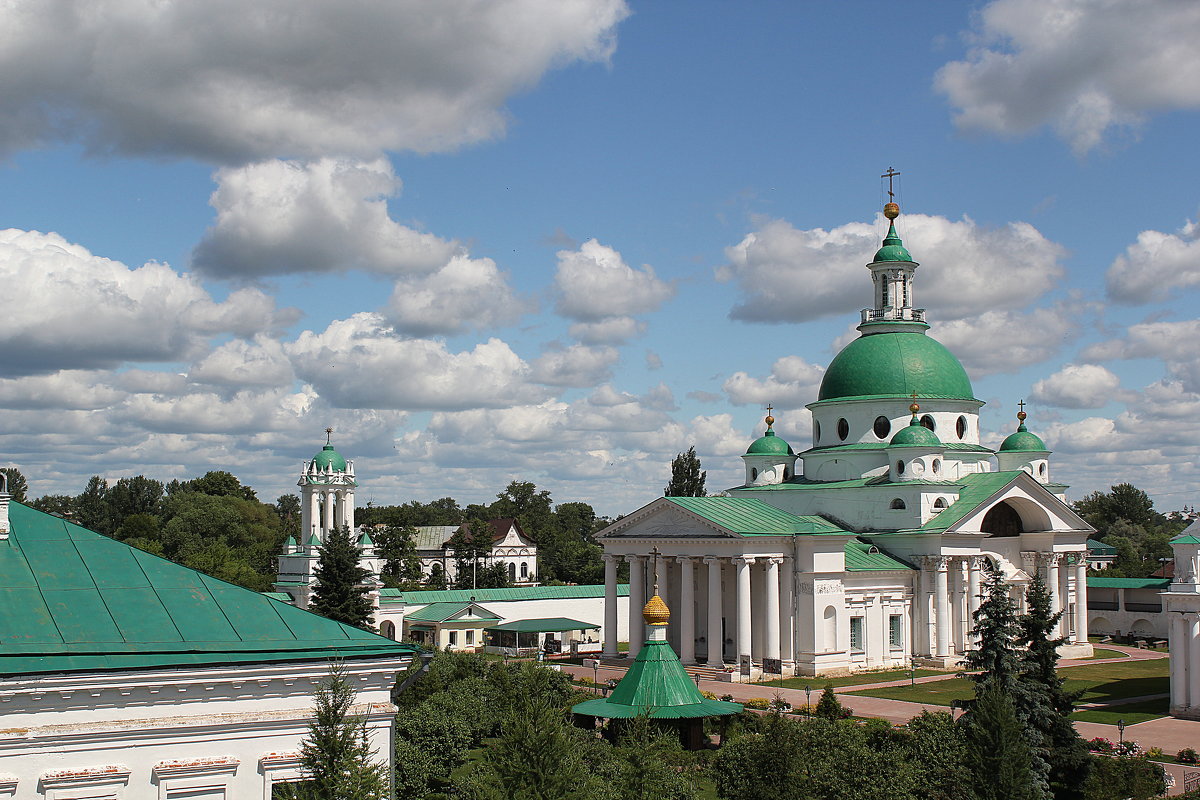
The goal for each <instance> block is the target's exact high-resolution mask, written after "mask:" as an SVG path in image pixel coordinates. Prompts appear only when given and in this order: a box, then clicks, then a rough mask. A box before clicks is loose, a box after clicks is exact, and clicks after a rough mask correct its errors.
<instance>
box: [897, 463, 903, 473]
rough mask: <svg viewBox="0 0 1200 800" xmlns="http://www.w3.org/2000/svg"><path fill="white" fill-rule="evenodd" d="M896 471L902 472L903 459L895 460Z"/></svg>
mask: <svg viewBox="0 0 1200 800" xmlns="http://www.w3.org/2000/svg"><path fill="white" fill-rule="evenodd" d="M896 472H900V473H903V472H904V462H903V461H897V462H896Z"/></svg>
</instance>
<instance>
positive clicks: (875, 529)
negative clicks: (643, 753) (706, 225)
mask: <svg viewBox="0 0 1200 800" xmlns="http://www.w3.org/2000/svg"><path fill="white" fill-rule="evenodd" d="M899 213H900V209H899V207H898V206H897V205H896V204H895V203H888V204H887V205H886V206H885V207H884V215H885V216H886V217H887V218H888V220H890V225H889V229H888V232H887V236H886V238H885V239H884V240H883V246H882V247H881V248H880V249H879V251H878V252H877V253H876V254H875V258H874V260H873V261H872V262H871V263H870V264H868V265H867V267H868V269H869V270H870V274H871V280H872V283H873V286H874V307H873V308H867V309H863V311H862V323H861V324H860V325H859V326H858V330H859V332H860V334H861V335H860V336H859V338H858V339H856V340H855V341H853V342H851V343H850V344H849V345H848V346H847V347H846V348H845V349H843V350H842V351H841V352H840V353H839V354H838V355H837V357H835V358H834V360H833V362H832V363H831V364H830V365H829V368H828V370H827V371H826V372H825V376H824V379H823V380H822V383H821V388H820V392H819V395H818V397H817V399H816V401H815V402H813V403H810V404H809V405H808V409H809V410H810V411H811V412H812V415H813V425H812V427H813V434H812V435H813V441H812V445H811V446H810V447H809V448H808V449H806V450H803V451H802V452H799V453H797V452H795V451H794V450H793V449H792V447H791V446H790V445H789V444H788V443H787V442H786V441H784V440H783V439H782V438H781V437H780V436H778V435H776V434H775V432H774V430H772V425H773V424H774V419H773V418H772V417H770V416H768V417H767V418H766V424H767V428H766V432H765V434H764V435H763V436H762V437H761V438H759V439H757V440H755V441H754V442H753V443H752V444H751V445H750V447H749V448H748V449H747V451H746V454H745V455H744V456H742V459H743V461H744V462H745V470H746V472H745V482H744V483H743V484H742V485H741V486H737V487H734V488H731V489H729V490H728V491H727V492H724V493H723V494H722V495H721V496H718V497H663V498H660V499H658V500H655V501H654V502H652V503H650V504H649V505H647V506H644V507H643V508H641V509H638V510H637V511H635V512H633V513H631V514H629V515H628V516H625V517H623V518H622V519H620V520H619V521H618V522H616V523H614V524H613V525H611V526H609V527H608V528H606V529H605V530H603V531H602V532H601V533H600V534H598V536H597V538H598V540H599V541H600V542H601V543H602V546H603V548H604V559H605V625H604V630H605V641H604V654H605V656H606V657H609V658H612V657H616V656H617V654H618V648H617V639H616V636H615V635H614V633H613V632H615V631H616V630H617V629H618V625H617V617H616V614H617V603H616V598H617V591H618V590H617V571H618V565H619V564H620V563H621V562H622V561H624V562H626V563H627V564H628V565H629V576H630V577H629V582H630V598H629V600H630V601H629V642H630V651H629V657H630V658H632V657H633V656H634V655H636V653H637V650H638V648H639V646H640V642H641V641H642V639H643V638H644V637H643V635H642V634H643V628H642V618H641V608H642V605H643V604H644V603H645V601H646V599H647V598H648V597H649V596H650V594H651V586H652V584H653V583H654V582H655V577H654V575H655V573H657V582H658V583H659V593H660V594H661V595H662V597H663V599H664V600H666V602H667V604H668V605H669V606H670V607H671V608H672V609H675V610H677V613H675V614H673V615H672V618H671V622H670V626H669V630H668V639H669V641H670V642H671V644H672V645H673V646H674V648H675V650H676V651H677V652H678V653H679V655H680V657H681V659H682V660H683V661H684V662H685V663H689V664H706V665H708V666H709V667H713V668H718V669H722V670H724V669H727V668H728V667H727V665H738V666H739V668H740V671H741V672H742V673H743V674H746V673H749V674H751V675H753V676H756V677H757V676H758V675H760V674H762V673H763V672H766V673H767V674H776V673H782V674H785V675H788V674H798V675H820V674H830V673H838V672H845V671H853V670H861V669H867V668H885V667H893V666H896V667H898V666H908V665H909V664H911V663H914V662H915V663H917V664H927V665H937V666H949V665H952V664H954V663H956V662H957V661H958V660H959V659H960V658H961V657H962V655H963V653H964V652H965V651H966V650H967V649H968V648H970V646H971V642H970V634H969V631H970V629H971V627H972V625H971V614H972V612H974V611H975V609H976V608H977V607H978V604H979V594H980V586H981V582H982V579H983V576H984V570H985V568H986V566H987V565H988V564H990V565H991V566H992V567H994V568H996V569H998V570H999V571H1000V572H1001V574H1002V576H1003V579H1004V581H1005V583H1006V584H1007V585H1008V586H1009V587H1010V590H1011V592H1012V595H1013V597H1014V599H1016V600H1017V602H1018V604H1020V605H1019V607H1023V601H1024V592H1025V589H1026V587H1027V586H1028V584H1029V582H1030V581H1031V580H1032V576H1033V575H1035V574H1040V575H1041V576H1042V578H1043V580H1044V581H1045V582H1046V584H1047V586H1048V587H1049V588H1050V590H1051V591H1052V596H1053V603H1054V608H1055V610H1061V611H1063V612H1064V613H1063V616H1062V619H1061V622H1060V626H1061V633H1062V635H1064V636H1066V637H1067V639H1068V644H1067V645H1065V646H1064V647H1062V648H1061V649H1060V654H1061V655H1063V656H1072V657H1080V656H1084V655H1090V654H1091V645H1090V644H1088V640H1087V584H1086V578H1085V575H1086V570H1087V548H1086V544H1085V543H1086V541H1087V538H1088V536H1089V534H1091V533H1092V532H1093V529H1092V528H1091V527H1089V526H1088V524H1087V523H1086V522H1084V521H1083V519H1081V518H1080V517H1079V516H1078V515H1077V514H1075V513H1074V512H1073V511H1072V510H1071V508H1070V507H1069V506H1068V505H1067V504H1066V502H1065V498H1064V495H1063V492H1064V490H1065V489H1066V487H1065V486H1064V485H1062V484H1057V483H1054V482H1053V481H1052V480H1051V477H1050V461H1049V456H1050V452H1049V451H1048V450H1047V449H1046V446H1045V444H1043V442H1042V440H1041V439H1040V438H1039V437H1038V436H1037V435H1035V434H1033V433H1031V432H1029V431H1028V430H1027V429H1026V426H1025V417H1026V415H1025V413H1024V411H1021V412H1020V413H1018V414H1017V417H1018V420H1019V425H1018V427H1017V430H1016V431H1015V432H1014V433H1012V434H1011V435H1009V436H1008V437H1007V438H1006V439H1005V440H1004V442H1003V443H1002V444H1001V446H1000V449H999V450H998V451H993V450H990V449H989V448H987V447H984V446H983V445H981V444H980V440H979V409H980V407H982V405H983V402H982V401H980V400H977V399H976V398H975V395H974V393H973V391H972V389H971V382H970V379H969V378H968V377H967V373H966V371H965V370H964V369H963V367H962V365H961V364H960V363H959V361H958V359H956V358H955V357H954V355H953V354H951V353H950V351H949V350H947V349H946V348H945V347H944V346H942V345H941V344H940V343H938V342H937V341H936V340H934V339H932V338H930V337H929V336H928V335H926V331H927V329H928V328H929V325H928V324H927V323H926V321H925V311H924V309H920V308H916V307H914V302H913V274H914V273H915V272H916V269H917V263H916V262H914V261H913V260H912V257H911V256H910V255H909V253H908V251H907V250H906V249H905V247H904V244H903V242H902V241H901V240H900V237H899V236H898V235H897V233H896V227H895V219H896V217H897V216H898V215H899ZM798 461H799V462H801V464H800V465H799V466H798V465H797V462H798Z"/></svg>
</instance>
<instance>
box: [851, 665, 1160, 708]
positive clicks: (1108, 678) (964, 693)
mask: <svg viewBox="0 0 1200 800" xmlns="http://www.w3.org/2000/svg"><path fill="white" fill-rule="evenodd" d="M1059 674H1061V675H1062V677H1064V678H1065V679H1066V683H1065V685H1064V688H1066V690H1067V691H1082V692H1083V695H1082V698H1081V699H1082V700H1083V702H1092V703H1094V702H1105V701H1109V700H1117V699H1120V698H1125V697H1140V696H1142V695H1149V694H1163V693H1166V692H1168V691H1170V688H1169V684H1170V677H1169V675H1170V662H1169V660H1168V659H1165V658H1160V659H1153V660H1133V659H1130V660H1128V661H1123V662H1116V663H1112V664H1086V665H1084V666H1080V667H1066V668H1064V669H1062V670H1060V671H1059ZM848 694H855V695H862V696H865V697H883V698H887V699H889V700H906V701H908V702H910V703H926V704H929V705H939V706H948V705H950V704H951V703H952V702H954V701H955V700H967V699H970V698H972V697H974V696H975V685H974V684H973V683H971V682H970V681H969V680H966V679H965V678H959V677H956V678H948V679H946V680H944V681H930V682H929V683H918V684H917V685H916V686H887V687H883V688H880V689H862V690H860V691H857V692H849V693H848ZM1125 721H1126V722H1129V720H1128V719H1127V720H1125Z"/></svg>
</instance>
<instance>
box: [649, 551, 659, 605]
mask: <svg viewBox="0 0 1200 800" xmlns="http://www.w3.org/2000/svg"><path fill="white" fill-rule="evenodd" d="M650 555H651V556H653V557H654V561H653V562H652V563H653V566H652V567H651V569H650V571H651V574H652V575H654V593H655V594H658V545H655V546H654V547H651V548H650Z"/></svg>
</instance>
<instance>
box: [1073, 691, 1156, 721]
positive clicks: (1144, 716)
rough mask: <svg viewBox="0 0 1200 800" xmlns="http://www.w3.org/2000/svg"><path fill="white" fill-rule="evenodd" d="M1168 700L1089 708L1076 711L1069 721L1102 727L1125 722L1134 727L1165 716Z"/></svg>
mask: <svg viewBox="0 0 1200 800" xmlns="http://www.w3.org/2000/svg"><path fill="white" fill-rule="evenodd" d="M1169 705H1170V699H1169V698H1166V697H1160V698H1159V699H1157V700H1143V701H1141V702H1140V703H1122V704H1120V705H1116V706H1109V707H1108V708H1104V709H1100V708H1089V709H1085V710H1083V711H1076V712H1075V713H1074V714H1072V715H1071V719H1077V720H1080V721H1081V722H1099V723H1102V724H1104V725H1116V724H1117V720H1122V719H1123V720H1125V724H1127V725H1134V724H1136V723H1138V722H1147V721H1149V720H1152V719H1158V718H1159V717H1165V716H1167V711H1168V706H1169Z"/></svg>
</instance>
